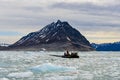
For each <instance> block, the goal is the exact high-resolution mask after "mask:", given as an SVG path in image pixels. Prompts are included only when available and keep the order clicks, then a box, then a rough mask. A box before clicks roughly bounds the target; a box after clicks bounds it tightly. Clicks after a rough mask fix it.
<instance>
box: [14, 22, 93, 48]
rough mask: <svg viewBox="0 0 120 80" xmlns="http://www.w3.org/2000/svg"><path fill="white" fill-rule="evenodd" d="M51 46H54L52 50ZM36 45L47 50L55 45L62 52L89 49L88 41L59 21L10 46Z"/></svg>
mask: <svg viewBox="0 0 120 80" xmlns="http://www.w3.org/2000/svg"><path fill="white" fill-rule="evenodd" d="M51 44H54V47H53V48H52V45H51ZM36 45H39V47H41V48H43V46H44V48H47V49H49V48H50V49H54V48H55V46H56V47H57V45H59V47H60V48H57V49H62V50H63V49H64V47H65V48H67V47H70V48H72V47H73V48H76V49H78V50H80V49H79V48H82V47H83V48H84V47H86V46H87V47H89V48H90V49H91V46H90V43H89V41H88V40H87V39H86V38H85V37H84V36H83V35H82V34H81V33H80V32H79V31H78V30H76V29H75V28H73V27H72V26H71V25H70V24H69V23H68V22H66V21H64V22H61V21H60V20H58V21H57V22H56V23H55V22H53V23H51V24H49V25H47V26H45V27H44V28H42V29H41V30H40V31H37V32H32V33H29V34H28V35H27V36H24V37H22V38H21V39H20V40H19V41H17V42H16V43H15V44H13V45H12V46H13V47H20V46H21V47H25V46H26V47H29V46H36ZM45 45H46V47H45ZM48 45H51V47H47V46H48ZM84 45H85V46H84Z"/></svg>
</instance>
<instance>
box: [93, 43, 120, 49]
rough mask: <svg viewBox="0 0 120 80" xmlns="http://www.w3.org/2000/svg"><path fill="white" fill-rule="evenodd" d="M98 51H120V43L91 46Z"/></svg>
mask: <svg viewBox="0 0 120 80" xmlns="http://www.w3.org/2000/svg"><path fill="white" fill-rule="evenodd" d="M91 45H92V47H93V48H95V49H96V50H97V51H120V42H114V43H103V44H95V43H92V44H91Z"/></svg>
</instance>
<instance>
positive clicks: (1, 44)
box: [0, 43, 9, 47]
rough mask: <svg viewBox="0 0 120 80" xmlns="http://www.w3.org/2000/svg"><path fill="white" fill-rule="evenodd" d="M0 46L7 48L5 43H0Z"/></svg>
mask: <svg viewBox="0 0 120 80" xmlns="http://www.w3.org/2000/svg"><path fill="white" fill-rule="evenodd" d="M0 46H2V47H8V46H9V44H6V43H0Z"/></svg>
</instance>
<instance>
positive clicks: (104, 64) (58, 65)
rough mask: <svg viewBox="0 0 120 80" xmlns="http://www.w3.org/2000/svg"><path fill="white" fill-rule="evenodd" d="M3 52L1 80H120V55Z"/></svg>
mask: <svg viewBox="0 0 120 80" xmlns="http://www.w3.org/2000/svg"><path fill="white" fill-rule="evenodd" d="M63 53H64V52H44V51H40V52H32V51H1V52H0V80H120V52H96V51H93V52H78V55H79V56H80V58H79V59H68V58H61V57H55V56H52V55H62V54H63Z"/></svg>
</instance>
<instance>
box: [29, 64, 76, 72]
mask: <svg viewBox="0 0 120 80" xmlns="http://www.w3.org/2000/svg"><path fill="white" fill-rule="evenodd" d="M30 70H31V71H32V72H37V73H39V72H43V73H45V72H59V71H75V70H76V68H74V67H63V66H58V65H53V64H51V63H45V64H42V65H38V66H35V67H32V68H30Z"/></svg>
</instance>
